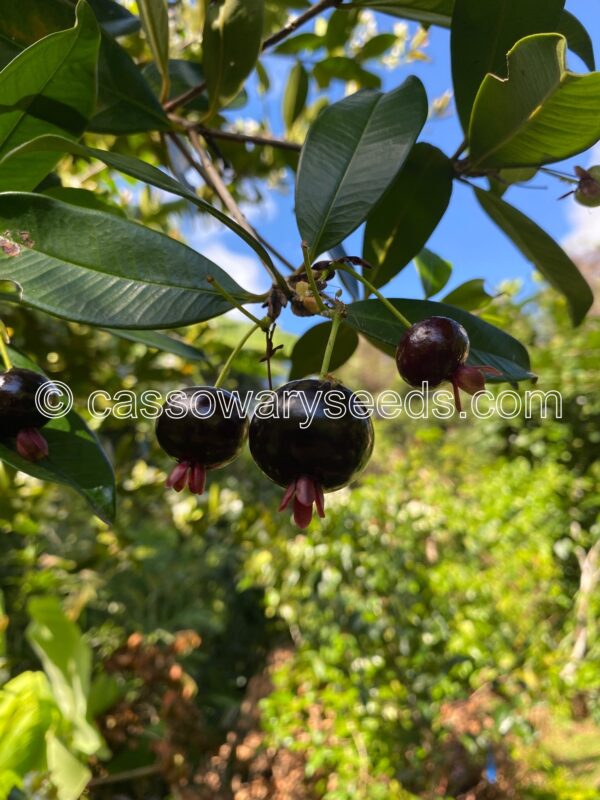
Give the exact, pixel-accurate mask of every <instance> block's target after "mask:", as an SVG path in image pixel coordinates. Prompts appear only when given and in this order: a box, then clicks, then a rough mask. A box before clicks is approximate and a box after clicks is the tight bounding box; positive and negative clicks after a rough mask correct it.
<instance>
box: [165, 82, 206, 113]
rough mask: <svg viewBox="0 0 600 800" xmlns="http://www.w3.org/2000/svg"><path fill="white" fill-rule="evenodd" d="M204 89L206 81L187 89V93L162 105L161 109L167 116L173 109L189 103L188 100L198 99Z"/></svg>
mask: <svg viewBox="0 0 600 800" xmlns="http://www.w3.org/2000/svg"><path fill="white" fill-rule="evenodd" d="M205 89H206V81H203V82H202V83H199V84H198V85H197V86H192V88H191V89H188V90H187V92H184V93H183V94H180V95H179V96H178V97H174V98H173V99H172V100H169V101H168V102H167V103H165V104H164V106H163V108H164V110H165V111H166V112H167V114H168V113H169V111H173V109H175V108H178V107H179V106H184V105H185V104H186V103H189V102H190V100H195V99H196V97H199V96H200V95H201V94H202V92H203V91H204V90H205Z"/></svg>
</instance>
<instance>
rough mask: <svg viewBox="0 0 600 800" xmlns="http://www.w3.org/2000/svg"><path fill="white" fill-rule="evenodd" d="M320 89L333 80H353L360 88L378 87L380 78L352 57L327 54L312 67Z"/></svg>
mask: <svg viewBox="0 0 600 800" xmlns="http://www.w3.org/2000/svg"><path fill="white" fill-rule="evenodd" d="M313 75H314V76H315V80H316V81H317V83H318V84H319V88H320V89H327V88H328V87H329V84H330V83H331V81H333V80H341V81H354V82H355V83H356V84H357V85H358V86H360V87H361V88H362V89H379V88H380V86H381V78H380V77H379V76H378V75H375V74H373V73H372V72H369V71H368V70H366V69H364V67H361V65H360V64H358V63H357V62H356V60H355V59H354V58H348V57H347V56H329V58H323V59H322V60H320V61H319V62H317V64H315V66H314V69H313Z"/></svg>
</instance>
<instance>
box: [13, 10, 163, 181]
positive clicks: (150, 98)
mask: <svg viewBox="0 0 600 800" xmlns="http://www.w3.org/2000/svg"><path fill="white" fill-rule="evenodd" d="M107 1H108V2H109V3H110V2H111V0H96V2H95V3H94V10H95V11H96V15H97V17H98V20H99V21H100V23H101V25H102V27H103V31H102V35H101V37H100V57H99V65H98V98H99V100H98V102H99V107H98V109H97V112H98V113H97V114H96V117H94V119H93V120H92V122H91V124H90V126H89V128H90V129H91V130H95V131H97V132H100V133H111V132H113V133H117V134H119V133H138V132H143V131H149V130H166V129H167V128H168V127H169V123H168V120H167V118H166V116H165V114H164V112H163V110H162V107H161V105H160V103H159V102H158V100H157V98H156V97H155V96H154V94H153V92H152V91H151V89H150V87H149V86H148V84H147V83H146V81H145V80H144V79H143V77H142V75H141V74H140V71H139V69H138V68H137V66H136V65H135V63H134V62H133V60H132V59H131V57H130V56H129V55H128V54H127V53H126V52H125V50H123V48H122V47H120V46H119V45H118V44H117V42H115V40H114V39H113V38H112V36H111V35H109V33H110V31H108V27H107V26H105V25H104V22H105V21H106V19H107V16H106V14H104V13H102V12H101V11H100V7H101V6H105V5H106V2H107ZM112 6H116V3H112V4H111V7H112ZM117 7H118V8H120V9H121V11H122V12H123V13H125V14H127V15H128V16H129V17H131V19H132V20H133V22H134V23H135V25H136V27H139V19H138V18H137V17H133V16H132V15H130V14H129V12H127V11H126V10H125V9H124V8H122V7H121V6H117ZM1 10H2V13H1V14H0V67H2V66H4V65H5V64H7V63H8V62H9V61H10V60H12V59H13V58H14V57H15V56H16V55H18V54H19V53H20V52H21V51H22V50H24V49H25V48H26V47H29V46H30V45H32V44H33V43H34V42H36V41H37V40H38V39H41V38H43V37H44V36H48V35H49V34H51V33H56V32H57V31H60V30H64V29H65V28H70V27H72V26H73V24H74V21H75V6H74V5H73V3H72V2H70V0H19V2H18V3H13V2H11V0H3V3H2V5H1ZM114 35H117V34H116V33H115V34H114ZM22 166H23V167H24V168H27V164H23V165H22ZM11 188H16V187H11Z"/></svg>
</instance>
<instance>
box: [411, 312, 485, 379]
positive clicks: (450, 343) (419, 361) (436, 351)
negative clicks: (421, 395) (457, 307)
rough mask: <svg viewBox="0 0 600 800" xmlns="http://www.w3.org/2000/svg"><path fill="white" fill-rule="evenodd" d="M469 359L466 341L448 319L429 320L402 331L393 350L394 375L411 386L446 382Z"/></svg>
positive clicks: (451, 320)
mask: <svg viewBox="0 0 600 800" xmlns="http://www.w3.org/2000/svg"><path fill="white" fill-rule="evenodd" d="M468 355H469V337H468V335H467V332H466V330H465V329H464V328H463V326H462V325H459V323H458V322H455V321H454V320H453V319H448V317H429V318H428V319H424V320H422V321H421V322H416V323H415V324H414V325H411V327H410V328H409V329H408V330H407V331H406V333H405V334H404V336H403V337H402V339H401V340H400V344H399V345H398V349H397V350H396V364H397V365H398V372H399V373H400V375H401V376H402V377H403V378H404V380H405V381H406V382H407V383H409V384H410V385H411V386H421V385H422V384H423V383H427V384H429V386H430V388H433V387H435V386H439V385H440V383H442V381H445V380H450V379H451V378H452V376H453V375H454V373H455V372H456V370H457V369H458V368H459V367H460V366H462V365H463V364H464V363H465V361H466V360H467V356H468Z"/></svg>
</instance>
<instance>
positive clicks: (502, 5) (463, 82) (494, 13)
mask: <svg viewBox="0 0 600 800" xmlns="http://www.w3.org/2000/svg"><path fill="white" fill-rule="evenodd" d="M564 4H565V0H543V2H541V3H540V0H491V1H490V2H485V3H482V2H481V0H456V3H455V6H454V15H453V17H452V38H451V51H452V79H453V82H454V96H455V100H456V109H457V111H458V116H459V118H460V121H461V123H462V126H463V129H464V130H465V132H466V131H468V130H469V120H470V118H471V109H472V107H473V103H474V102H475V97H476V96H477V92H478V90H479V87H480V85H481V82H482V81H483V79H484V78H485V76H486V74H487V73H488V72H489V73H493V74H494V75H498V76H499V77H501V78H503V77H505V76H506V54H507V53H508V51H509V50H510V49H511V48H512V47H513V46H514V44H515V42H518V41H519V39H522V38H523V37H524V36H529V35H530V34H534V33H543V32H547V31H555V30H556V28H557V25H558V21H559V19H560V15H561V12H562V10H563V6H564ZM496 118H497V119H500V112H497V114H496Z"/></svg>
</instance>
